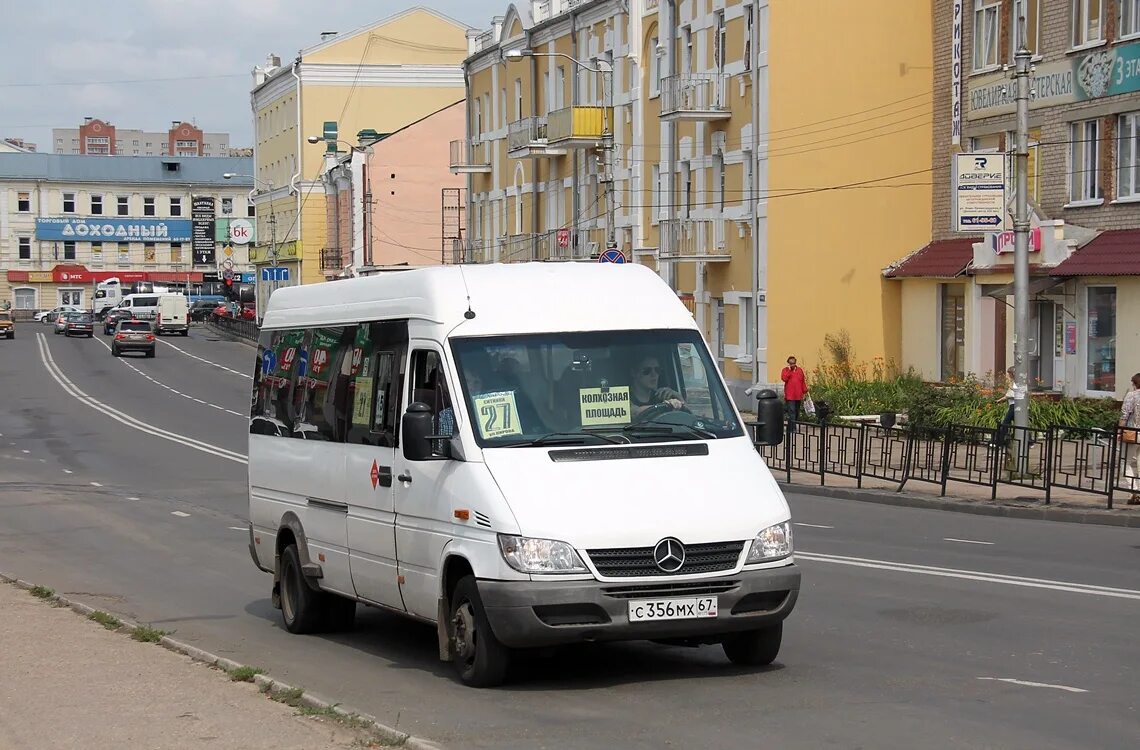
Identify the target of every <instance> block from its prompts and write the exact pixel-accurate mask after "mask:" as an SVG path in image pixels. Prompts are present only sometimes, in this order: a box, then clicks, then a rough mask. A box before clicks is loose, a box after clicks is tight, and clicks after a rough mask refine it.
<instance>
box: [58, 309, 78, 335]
mask: <svg viewBox="0 0 1140 750" xmlns="http://www.w3.org/2000/svg"><path fill="white" fill-rule="evenodd" d="M83 314H84V312H83V311H82V310H74V311H69V312H62V313H60V314H59V317H57V318H56V319H55V333H56V334H60V333H65V332H66V331H67V322H68V321H69V320H71V318H72V317H77V316H79V315H83Z"/></svg>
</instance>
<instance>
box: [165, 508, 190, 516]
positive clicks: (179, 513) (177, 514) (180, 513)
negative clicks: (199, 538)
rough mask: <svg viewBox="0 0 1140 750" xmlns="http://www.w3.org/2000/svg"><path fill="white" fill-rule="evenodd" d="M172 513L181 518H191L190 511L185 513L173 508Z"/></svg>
mask: <svg viewBox="0 0 1140 750" xmlns="http://www.w3.org/2000/svg"><path fill="white" fill-rule="evenodd" d="M170 515H172V516H178V517H179V518H189V517H190V514H189V513H183V512H182V511H180V510H172V511H170Z"/></svg>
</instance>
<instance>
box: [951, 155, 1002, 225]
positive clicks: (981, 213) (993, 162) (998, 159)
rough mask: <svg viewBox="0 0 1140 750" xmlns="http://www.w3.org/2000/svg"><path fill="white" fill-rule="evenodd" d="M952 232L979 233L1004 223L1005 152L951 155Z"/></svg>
mask: <svg viewBox="0 0 1140 750" xmlns="http://www.w3.org/2000/svg"><path fill="white" fill-rule="evenodd" d="M953 200H954V219H953V221H954V224H953V227H952V229H953V230H954V231H955V232H968V233H970V234H980V233H982V232H987V231H990V232H992V231H995V230H1001V229H1002V228H1004V226H1005V214H1006V207H1005V154H1002V153H996V152H995V153H981V154H955V155H954V198H953Z"/></svg>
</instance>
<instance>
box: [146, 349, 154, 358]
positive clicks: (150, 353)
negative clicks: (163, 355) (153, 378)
mask: <svg viewBox="0 0 1140 750" xmlns="http://www.w3.org/2000/svg"><path fill="white" fill-rule="evenodd" d="M146 356H147V359H150V358H151V357H153V356H154V349H148V350H147V353H146Z"/></svg>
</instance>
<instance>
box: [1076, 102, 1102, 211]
mask: <svg viewBox="0 0 1140 750" xmlns="http://www.w3.org/2000/svg"><path fill="white" fill-rule="evenodd" d="M1099 134H1100V127H1099V123H1098V122H1097V121H1096V120H1084V121H1083V122H1074V123H1072V124H1071V125H1070V126H1069V141H1070V143H1069V203H1082V202H1091V201H1097V200H1100V199H1101V198H1103V197H1104V196H1103V193H1102V192H1101V187H1100V168H1099V165H1100V141H1099V140H1098V138H1099Z"/></svg>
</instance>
